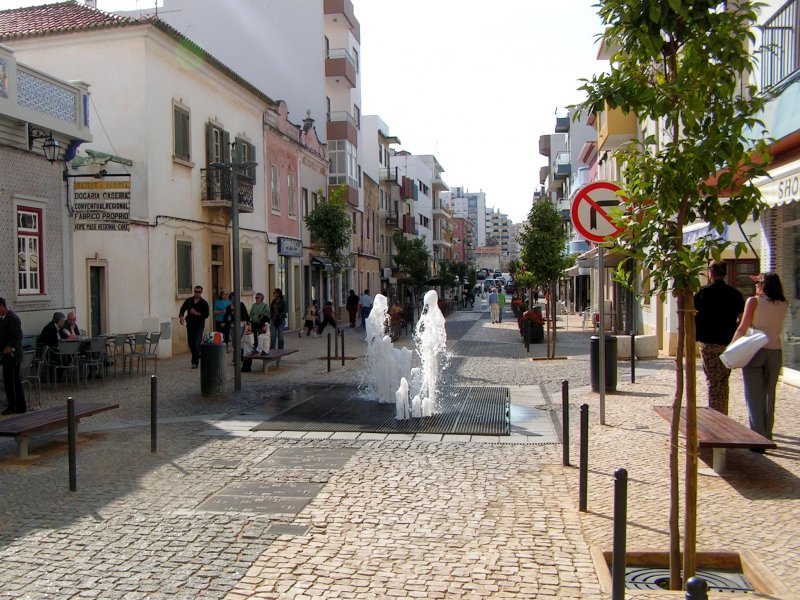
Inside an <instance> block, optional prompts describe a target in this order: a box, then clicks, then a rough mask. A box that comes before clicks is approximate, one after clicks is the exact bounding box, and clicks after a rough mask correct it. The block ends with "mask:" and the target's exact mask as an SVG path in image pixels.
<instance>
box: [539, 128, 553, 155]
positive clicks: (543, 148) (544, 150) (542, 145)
mask: <svg viewBox="0 0 800 600" xmlns="http://www.w3.org/2000/svg"><path fill="white" fill-rule="evenodd" d="M539 154H541V155H542V156H546V157H547V158H550V134H549V133H548V134H547V135H540V136H539Z"/></svg>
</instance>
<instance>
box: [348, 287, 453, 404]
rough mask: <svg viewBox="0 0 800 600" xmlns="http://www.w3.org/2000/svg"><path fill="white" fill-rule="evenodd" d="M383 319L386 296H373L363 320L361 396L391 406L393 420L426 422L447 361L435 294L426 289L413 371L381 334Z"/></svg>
mask: <svg viewBox="0 0 800 600" xmlns="http://www.w3.org/2000/svg"><path fill="white" fill-rule="evenodd" d="M388 316H389V311H388V302H387V300H386V297H385V296H383V295H381V294H378V295H377V296H375V299H374V300H373V305H372V311H371V312H370V315H369V318H368V319H367V352H366V361H365V369H364V371H363V373H362V385H361V389H362V392H363V397H365V398H367V399H373V400H376V401H378V402H394V403H395V404H396V407H397V414H396V418H397V419H398V420H403V419H409V418H411V417H414V418H419V417H431V416H433V414H434V412H435V411H436V400H437V394H438V389H437V382H438V380H439V376H440V371H441V370H442V369H443V368H444V367H445V366H446V362H447V332H446V330H445V318H444V315H443V314H442V311H441V310H439V295H438V294H437V293H436V291H434V290H430V291H428V292H427V293H426V294H425V296H424V298H423V307H422V314H421V315H420V318H419V321H418V322H417V325H416V327H415V329H414V342H415V345H416V355H417V356H418V357H419V363H420V366H419V367H417V368H413V369H412V368H411V359H412V352H411V350H409V349H408V348H395V347H394V346H393V345H392V341H391V339H390V338H389V336H388V335H386V334H385V329H386V322H387V319H388Z"/></svg>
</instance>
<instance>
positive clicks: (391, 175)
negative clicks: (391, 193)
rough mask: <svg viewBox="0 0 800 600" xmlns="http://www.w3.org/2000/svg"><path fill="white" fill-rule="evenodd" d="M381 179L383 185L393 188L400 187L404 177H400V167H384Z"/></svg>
mask: <svg viewBox="0 0 800 600" xmlns="http://www.w3.org/2000/svg"><path fill="white" fill-rule="evenodd" d="M380 179H381V183H384V182H385V183H388V184H390V185H392V186H396V187H400V185H401V183H402V181H403V176H402V175H400V169H399V168H398V167H394V168H392V167H383V168H381V169H380Z"/></svg>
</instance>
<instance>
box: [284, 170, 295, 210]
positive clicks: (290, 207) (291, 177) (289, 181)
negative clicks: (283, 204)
mask: <svg viewBox="0 0 800 600" xmlns="http://www.w3.org/2000/svg"><path fill="white" fill-rule="evenodd" d="M286 183H287V185H288V186H289V194H288V208H287V211H288V212H289V214H290V215H294V214H295V209H294V173H289V175H287V177H286Z"/></svg>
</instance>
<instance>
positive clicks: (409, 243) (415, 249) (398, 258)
mask: <svg viewBox="0 0 800 600" xmlns="http://www.w3.org/2000/svg"><path fill="white" fill-rule="evenodd" d="M392 242H393V243H394V248H395V251H396V254H393V255H392V259H393V260H394V264H395V265H397V268H398V269H399V270H400V271H401V272H402V275H401V277H400V280H401V281H403V282H404V283H406V285H408V286H410V287H411V288H412V289H413V290H414V293H415V294H416V293H417V292H418V291H419V290H420V288H422V286H424V285H425V284H426V283H427V282H428V279H429V277H430V273H429V271H428V263H429V260H430V255H429V254H428V248H427V247H426V246H425V240H424V239H423V238H414V239H413V240H407V239H406V238H405V236H404V235H403V234H402V233H399V232H398V233H395V234H394V236H393V238H392Z"/></svg>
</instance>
